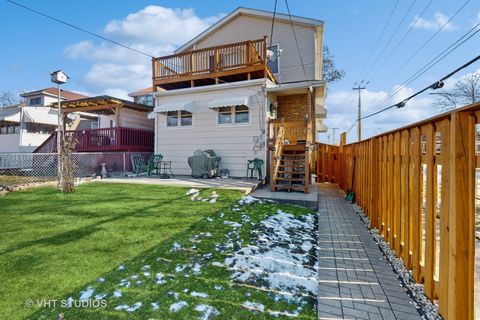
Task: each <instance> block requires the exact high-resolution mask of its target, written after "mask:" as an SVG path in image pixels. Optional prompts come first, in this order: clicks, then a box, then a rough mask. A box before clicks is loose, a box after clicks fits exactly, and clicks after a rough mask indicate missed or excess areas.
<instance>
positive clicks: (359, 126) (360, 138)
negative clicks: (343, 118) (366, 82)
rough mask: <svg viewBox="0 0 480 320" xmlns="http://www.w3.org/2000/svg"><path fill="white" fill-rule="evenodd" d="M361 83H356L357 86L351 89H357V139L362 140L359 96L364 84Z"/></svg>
mask: <svg viewBox="0 0 480 320" xmlns="http://www.w3.org/2000/svg"><path fill="white" fill-rule="evenodd" d="M361 84H362V83H360V84H359V85H358V87H353V89H352V90H357V91H358V118H357V119H358V121H357V122H358V141H362V98H361V96H362V95H361V91H362V90H365V89H366V87H365V86H363V87H362V86H361Z"/></svg>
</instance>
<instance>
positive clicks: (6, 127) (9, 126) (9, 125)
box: [0, 122, 20, 134]
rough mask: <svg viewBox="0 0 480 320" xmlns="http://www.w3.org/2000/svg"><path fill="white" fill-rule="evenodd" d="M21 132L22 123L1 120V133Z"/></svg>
mask: <svg viewBox="0 0 480 320" xmlns="http://www.w3.org/2000/svg"><path fill="white" fill-rule="evenodd" d="M14 133H20V124H19V123H15V122H0V134H14Z"/></svg>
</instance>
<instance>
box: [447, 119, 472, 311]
mask: <svg viewBox="0 0 480 320" xmlns="http://www.w3.org/2000/svg"><path fill="white" fill-rule="evenodd" d="M449 163H450V168H449V169H450V170H449V171H450V172H449V174H450V185H449V188H450V215H449V230H450V241H449V268H448V273H449V276H448V301H449V303H448V314H447V315H443V316H444V317H445V318H446V319H465V320H472V319H473V314H474V302H473V301H474V300H473V290H474V266H475V238H474V236H475V206H474V205H475V119H474V117H473V115H472V114H469V113H467V112H453V113H452V114H451V122H450V155H449Z"/></svg>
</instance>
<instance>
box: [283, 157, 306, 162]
mask: <svg viewBox="0 0 480 320" xmlns="http://www.w3.org/2000/svg"><path fill="white" fill-rule="evenodd" d="M280 160H282V161H290V162H305V159H283V158H282V159H280Z"/></svg>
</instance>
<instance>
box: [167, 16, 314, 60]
mask: <svg viewBox="0 0 480 320" xmlns="http://www.w3.org/2000/svg"><path fill="white" fill-rule="evenodd" d="M240 15H246V16H255V17H259V18H264V19H269V20H271V19H272V17H273V12H270V11H265V10H258V9H251V8H243V7H239V8H237V9H235V10H234V11H232V12H231V13H229V14H228V15H226V16H225V17H223V18H222V19H220V20H219V21H217V22H216V23H214V24H213V25H211V26H210V27H209V28H207V29H206V30H204V31H203V32H202V33H200V34H199V35H197V36H196V37H195V38H193V39H192V40H190V41H188V42H187V43H185V44H184V45H182V46H181V47H179V48H178V49H177V50H175V51H174V52H175V53H179V52H182V51H185V50H188V49H190V47H192V46H193V45H194V44H195V43H197V42H198V41H200V40H202V39H203V38H205V37H207V36H208V35H209V34H210V33H211V32H213V31H215V30H217V29H219V28H220V27H221V26H223V25H224V24H226V23H228V22H229V21H230V20H232V19H233V18H235V17H237V16H240ZM291 19H292V23H293V24H300V25H305V26H311V27H316V26H319V25H323V21H322V20H317V19H311V18H305V17H299V16H291ZM275 20H277V21H285V22H288V23H290V16H289V15H287V14H284V13H279V12H277V13H275Z"/></svg>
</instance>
